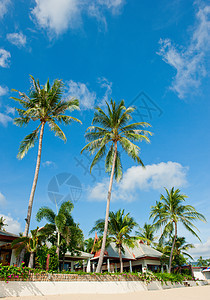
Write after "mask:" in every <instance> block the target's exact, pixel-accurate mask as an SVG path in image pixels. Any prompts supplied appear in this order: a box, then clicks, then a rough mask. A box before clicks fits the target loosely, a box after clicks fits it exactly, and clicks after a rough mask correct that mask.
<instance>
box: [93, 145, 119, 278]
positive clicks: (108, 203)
mask: <svg viewBox="0 0 210 300" xmlns="http://www.w3.org/2000/svg"><path fill="white" fill-rule="evenodd" d="M114 147H115V151H114V158H113V163H112V172H111V176H110V182H109V191H108V197H107V204H106V216H105V223H104V234H103V241H102V246H101V252H100V256H99V260H98V265H97V268H96V273H100V272H101V267H102V264H103V258H104V252H105V247H106V237H107V231H108V221H109V206H110V200H111V193H112V184H113V178H114V170H115V163H116V157H117V142H115V144H114Z"/></svg>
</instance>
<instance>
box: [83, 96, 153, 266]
mask: <svg viewBox="0 0 210 300" xmlns="http://www.w3.org/2000/svg"><path fill="white" fill-rule="evenodd" d="M106 108H107V111H106V112H105V111H103V110H102V109H101V108H100V107H96V109H95V113H94V118H93V121H92V126H90V127H88V129H87V132H86V134H85V137H86V139H87V141H88V143H87V145H86V146H85V147H84V148H83V149H82V152H83V151H88V152H89V153H90V154H92V155H94V158H93V161H92V164H91V166H90V172H91V171H92V168H93V167H94V166H95V165H96V163H97V162H99V161H100V160H101V159H102V158H103V157H105V170H106V172H107V173H108V174H110V183H109V190H108V197H107V207H106V216H105V222H104V232H103V242H102V247H101V253H100V258H99V262H98V265H97V269H96V272H100V271H101V267H102V263H103V257H104V251H105V246H106V237H107V230H108V218H109V206H110V200H111V191H112V184H113V179H114V177H115V179H116V180H117V181H119V180H120V179H121V178H122V173H123V172H122V163H121V157H120V151H119V146H120V147H121V148H122V150H124V151H125V153H126V154H127V155H128V156H130V157H131V158H132V159H133V160H134V161H135V162H136V163H138V164H140V165H142V166H143V162H142V160H141V158H140V156H139V155H140V148H139V147H138V146H137V145H136V144H134V142H140V141H147V142H149V137H148V136H149V135H151V133H150V132H149V131H147V130H145V129H144V128H145V127H148V126H150V125H149V124H148V123H145V122H137V123H131V124H130V121H131V120H132V113H133V112H134V111H135V108H134V107H125V102H124V100H121V101H120V102H119V103H118V104H117V103H116V102H115V101H113V100H111V102H110V104H109V103H107V102H106Z"/></svg>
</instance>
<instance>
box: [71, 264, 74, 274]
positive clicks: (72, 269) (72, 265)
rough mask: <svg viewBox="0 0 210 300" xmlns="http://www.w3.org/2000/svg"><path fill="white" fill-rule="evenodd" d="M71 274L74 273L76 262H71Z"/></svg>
mask: <svg viewBox="0 0 210 300" xmlns="http://www.w3.org/2000/svg"><path fill="white" fill-rule="evenodd" d="M71 272H74V262H73V261H71Z"/></svg>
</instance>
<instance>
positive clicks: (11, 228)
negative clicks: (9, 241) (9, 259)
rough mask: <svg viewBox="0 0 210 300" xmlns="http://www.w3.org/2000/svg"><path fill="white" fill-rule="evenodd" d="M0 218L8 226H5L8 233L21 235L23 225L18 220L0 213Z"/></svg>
mask: <svg viewBox="0 0 210 300" xmlns="http://www.w3.org/2000/svg"><path fill="white" fill-rule="evenodd" d="M0 217H3V218H4V219H5V223H6V224H7V225H8V226H5V227H4V229H5V230H6V231H8V232H11V233H14V234H19V233H20V232H21V225H20V223H19V222H18V221H17V220H14V219H13V218H12V217H11V216H10V215H8V216H6V215H3V214H1V213H0Z"/></svg>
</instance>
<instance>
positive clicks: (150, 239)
mask: <svg viewBox="0 0 210 300" xmlns="http://www.w3.org/2000/svg"><path fill="white" fill-rule="evenodd" d="M155 231H156V228H155V226H154V225H151V224H147V223H145V224H144V226H143V228H141V227H139V230H138V231H136V236H137V237H138V238H141V239H142V240H143V241H145V242H146V243H147V245H151V244H154V242H155V240H156V239H157V237H155Z"/></svg>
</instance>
